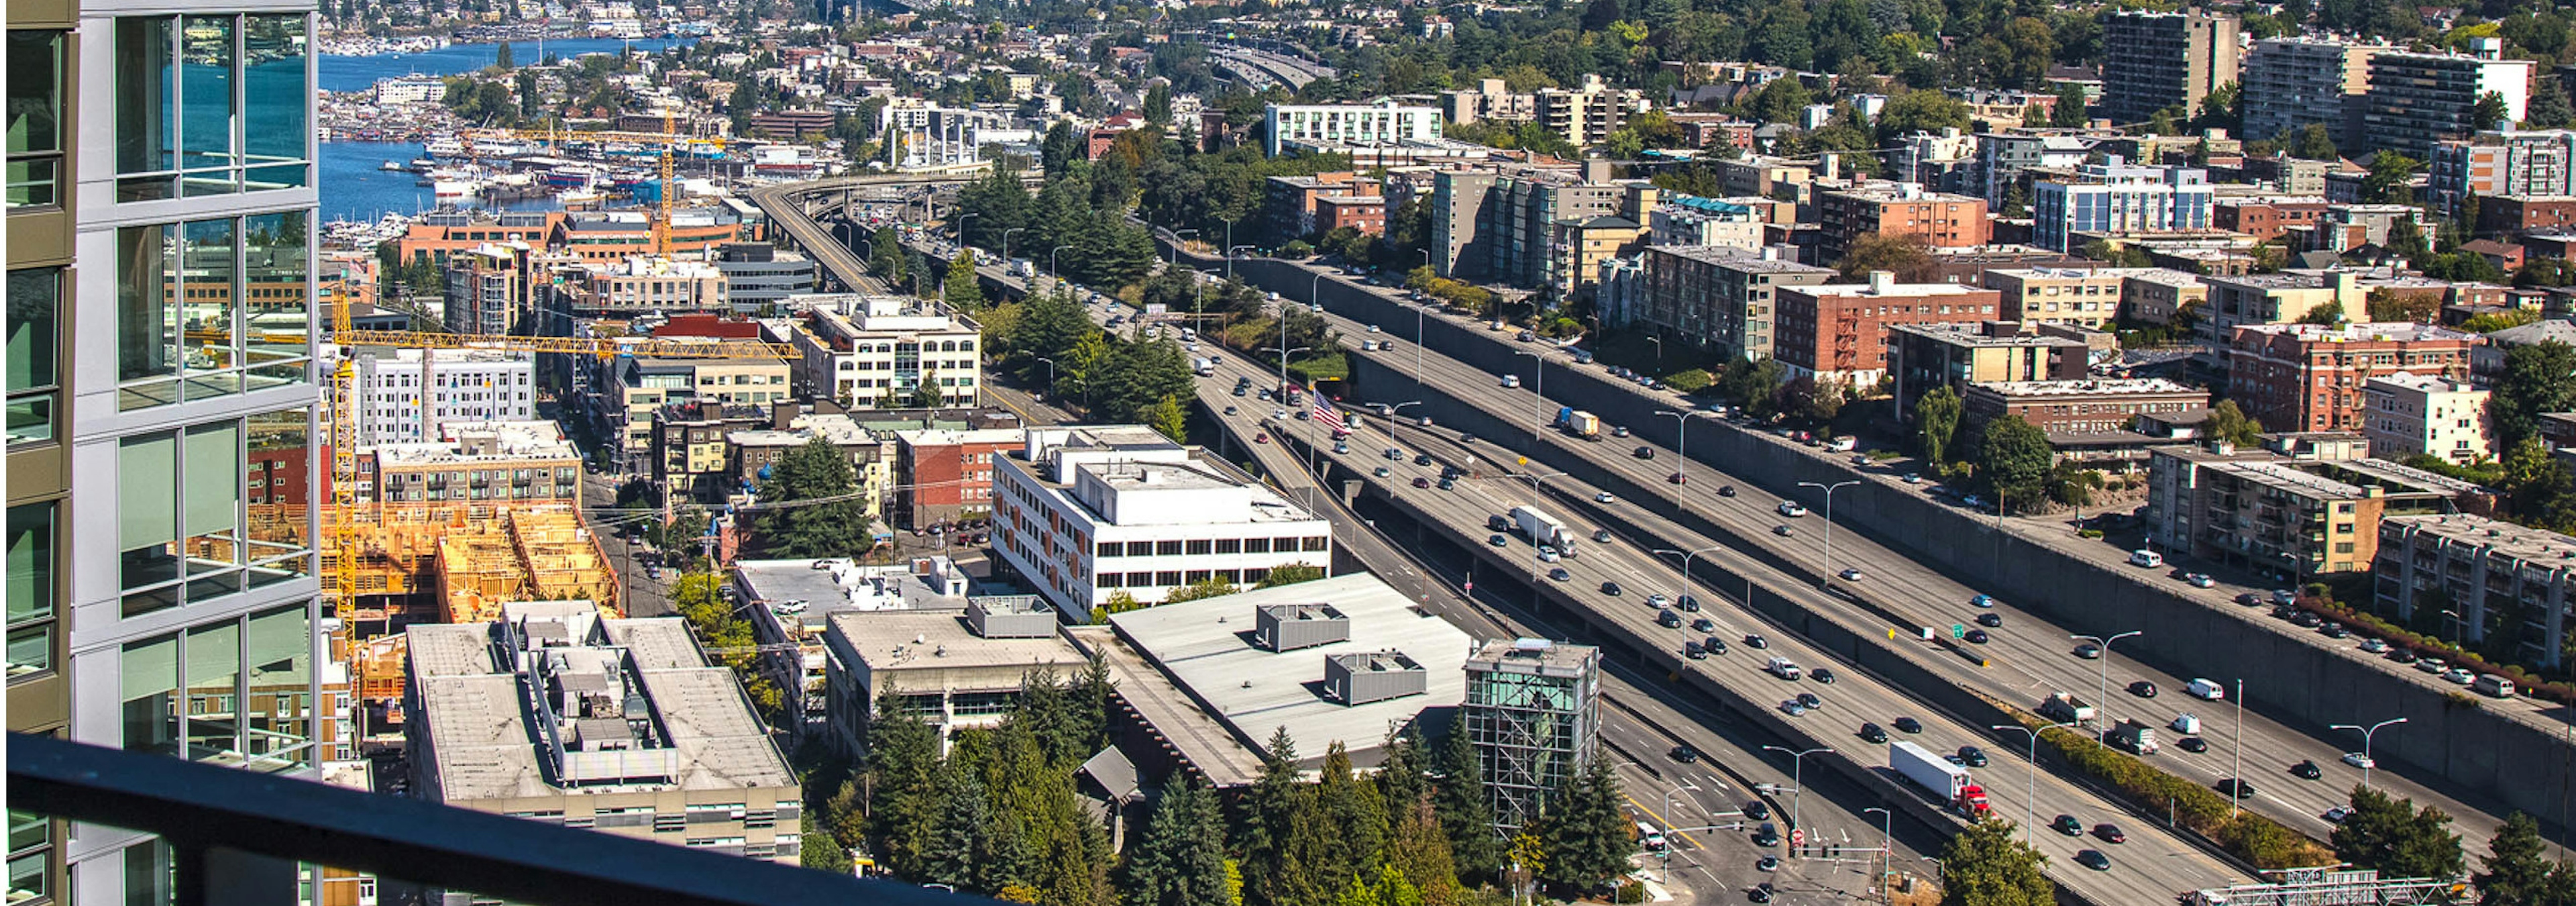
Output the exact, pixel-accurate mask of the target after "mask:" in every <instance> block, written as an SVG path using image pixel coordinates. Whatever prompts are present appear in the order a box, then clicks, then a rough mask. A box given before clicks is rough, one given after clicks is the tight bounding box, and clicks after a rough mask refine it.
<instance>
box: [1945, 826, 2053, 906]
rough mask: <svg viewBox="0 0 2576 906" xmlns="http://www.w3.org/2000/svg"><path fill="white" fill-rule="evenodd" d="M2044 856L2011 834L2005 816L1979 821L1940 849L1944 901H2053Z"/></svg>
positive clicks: (2028, 905) (1990, 904)
mask: <svg viewBox="0 0 2576 906" xmlns="http://www.w3.org/2000/svg"><path fill="white" fill-rule="evenodd" d="M2047 864H2048V857H2047V856H2043V855H2040V853H2039V851H2038V850H2036V849H2032V848H2031V847H2030V845H2029V844H2027V843H2023V842H2021V841H2020V840H2016V839H2014V838H2013V826H2012V824H2011V823H2010V822H2006V821H1993V820H1989V821H1979V822H1977V823H1976V824H1975V825H1974V826H1971V827H1969V828H1968V829H1967V830H1966V831H1965V832H1962V833H1960V834H1959V835H1957V836H1954V837H1951V838H1950V842H1949V844H1948V845H1945V846H1943V847H1942V848H1941V904H1942V906H2053V904H2055V903H2056V902H2057V885H2055V884H2052V883H2050V882H2049V880H2048V876H2047V875H2045V874H2043V873H2041V869H2042V868H2043V867H2044V866H2046V865H2047Z"/></svg>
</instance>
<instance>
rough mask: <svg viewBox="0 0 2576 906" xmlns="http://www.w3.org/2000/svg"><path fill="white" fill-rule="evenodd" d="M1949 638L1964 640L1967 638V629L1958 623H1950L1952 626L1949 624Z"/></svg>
mask: <svg viewBox="0 0 2576 906" xmlns="http://www.w3.org/2000/svg"><path fill="white" fill-rule="evenodd" d="M1950 637H1951V638H1954V639H1964V638H1967V637H1968V627H1967V626H1965V625H1962V624H1959V623H1952V624H1950Z"/></svg>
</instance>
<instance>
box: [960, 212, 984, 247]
mask: <svg viewBox="0 0 2576 906" xmlns="http://www.w3.org/2000/svg"><path fill="white" fill-rule="evenodd" d="M982 216H984V212H982V211H968V212H966V213H963V214H959V215H957V244H958V245H965V244H966V221H969V220H973V219H975V218H977V217H982Z"/></svg>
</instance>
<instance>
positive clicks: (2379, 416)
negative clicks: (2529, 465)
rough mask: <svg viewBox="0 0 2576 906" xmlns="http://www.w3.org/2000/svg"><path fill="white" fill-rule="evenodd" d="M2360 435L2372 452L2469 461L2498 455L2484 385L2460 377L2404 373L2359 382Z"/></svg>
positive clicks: (2390, 456)
mask: <svg viewBox="0 0 2576 906" xmlns="http://www.w3.org/2000/svg"><path fill="white" fill-rule="evenodd" d="M2361 392H2362V399H2363V407H2362V408H2363V412H2362V425H2361V435H2362V436H2363V437H2367V438H2370V455H2372V456H2376V457H2379V458H2381V459H2404V458H2406V457H2409V456H2413V455H2415V454H2418V453H2429V454H2432V455H2434V456H2439V457H2442V458H2443V459H2448V460H2450V461H2452V462H2455V463H2459V464H2462V465H2467V464H2469V463H2473V462H2476V461H2478V460H2481V459H2486V458H2488V457H2489V456H2491V455H2493V453H2494V445H2493V444H2492V443H2491V442H2490V441H2489V437H2490V435H2491V431H2490V430H2489V428H2490V422H2489V420H2488V418H2487V391H2486V388H2483V387H2479V386H2478V385H2476V384H2472V383H2469V382H2467V381H2462V380H2454V379H2452V378H2447V377H2436V376H2432V375H2415V374H2407V373H2404V372H2400V373H2397V374H2392V375H2389V376H2387V377H2375V378H2371V379H2370V380H2369V381H2368V382H2366V383H2364V384H2362V385H2361Z"/></svg>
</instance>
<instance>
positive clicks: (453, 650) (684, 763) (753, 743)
mask: <svg viewBox="0 0 2576 906" xmlns="http://www.w3.org/2000/svg"><path fill="white" fill-rule="evenodd" d="M547 603H552V602H547ZM499 625H500V624H494V623H458V624H447V623H440V624H420V625H414V626H412V627H411V628H410V630H409V631H408V633H407V635H408V637H409V647H410V657H411V674H412V677H411V682H412V683H413V684H414V685H415V686H417V687H418V689H419V698H420V701H421V703H422V710H421V713H419V714H417V715H414V720H416V721H418V722H419V723H420V724H421V728H422V729H421V730H420V732H425V733H428V734H429V735H430V740H431V741H430V749H431V751H432V752H434V753H435V755H434V757H432V759H431V760H432V761H433V762H434V764H432V765H431V767H432V768H433V769H434V770H435V771H436V772H437V777H438V788H439V791H440V793H441V795H442V796H443V797H444V801H448V802H460V801H471V800H480V799H512V798H530V797H539V796H552V795H562V794H568V793H571V792H573V789H572V788H568V787H564V786H562V785H560V784H559V782H558V779H557V778H556V777H554V776H553V773H552V770H551V768H550V765H551V763H552V757H551V755H544V754H541V749H542V748H543V746H544V742H543V740H541V739H540V734H539V731H538V728H537V727H536V726H535V725H534V724H533V723H532V720H531V717H530V716H529V712H528V710H527V707H526V702H525V699H526V695H527V692H528V690H527V685H526V684H527V683H528V682H529V680H528V679H527V678H526V677H524V676H522V675H520V674H517V673H514V672H512V671H511V666H510V665H509V664H508V663H505V662H500V661H497V660H496V659H495V658H494V655H493V642H494V638H495V633H496V631H497V629H498V627H499ZM597 626H598V633H597V635H595V636H594V637H591V638H587V639H572V640H570V641H571V642H572V643H573V645H574V648H573V649H572V650H573V651H576V652H585V653H588V652H595V653H596V656H597V657H598V658H600V659H613V658H615V657H617V656H618V650H619V649H623V650H624V657H625V658H626V659H627V660H629V661H631V662H632V663H633V665H634V667H635V670H636V674H637V675H636V680H637V682H638V683H639V684H640V685H641V686H642V688H643V692H644V696H645V698H646V706H647V707H648V708H649V709H650V710H651V712H652V715H653V717H654V718H655V719H656V721H657V722H658V723H659V725H660V727H661V729H662V731H663V732H664V733H666V734H667V735H668V738H669V742H670V747H669V748H670V751H672V752H675V753H677V755H678V759H679V760H678V763H679V772H678V775H677V781H676V782H674V783H632V784H621V785H616V786H612V787H603V786H600V785H591V786H588V787H584V788H586V789H602V788H606V789H615V790H618V791H629V790H636V789H646V790H650V789H740V788H743V787H792V786H795V785H796V775H795V774H794V772H792V771H790V770H789V769H788V766H787V760H786V758H785V757H784V756H783V755H781V754H780V753H779V751H778V747H777V746H776V745H775V744H773V743H772V742H771V741H770V739H769V735H768V733H767V732H765V731H764V730H763V729H762V728H761V725H760V721H759V719H758V718H757V717H754V716H753V715H752V713H751V705H750V700H749V699H748V698H746V697H744V695H743V692H742V688H741V686H740V685H739V684H738V683H737V682H736V681H735V680H734V676H733V671H731V670H728V669H726V668H723V667H712V666H708V665H707V664H706V662H705V659H704V658H703V656H701V655H700V654H699V652H698V647H697V643H696V641H695V640H693V639H691V638H690V637H689V634H688V628H687V626H686V625H684V624H683V623H682V622H681V620H680V619H679V618H677V617H657V618H649V619H634V620H613V619H602V620H598V621H597ZM550 650H564V649H550ZM646 751H653V750H646Z"/></svg>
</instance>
